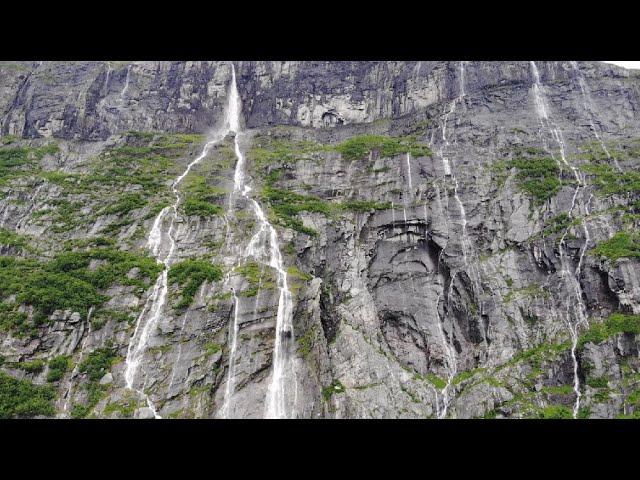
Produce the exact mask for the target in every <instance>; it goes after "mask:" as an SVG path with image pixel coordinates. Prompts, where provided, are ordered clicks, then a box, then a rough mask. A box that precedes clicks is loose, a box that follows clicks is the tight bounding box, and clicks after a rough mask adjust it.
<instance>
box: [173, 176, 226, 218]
mask: <svg viewBox="0 0 640 480" xmlns="http://www.w3.org/2000/svg"><path fill="white" fill-rule="evenodd" d="M181 190H182V193H183V195H184V196H185V200H184V202H183V204H182V209H183V210H184V213H185V215H190V216H191V215H193V216H200V217H207V216H212V215H220V214H221V213H222V212H223V208H222V207H221V206H220V205H217V204H216V203H215V202H216V201H217V200H220V199H221V198H222V197H224V195H225V191H224V190H221V189H219V188H217V187H212V186H209V185H207V182H206V179H205V177H204V176H202V175H193V174H192V175H190V176H189V177H187V178H186V179H185V181H184V185H183V186H182V188H181Z"/></svg>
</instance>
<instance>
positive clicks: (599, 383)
mask: <svg viewBox="0 0 640 480" xmlns="http://www.w3.org/2000/svg"><path fill="white" fill-rule="evenodd" d="M587 385H589V386H590V387H593V388H607V387H608V386H609V382H608V381H607V379H606V377H589V378H587Z"/></svg>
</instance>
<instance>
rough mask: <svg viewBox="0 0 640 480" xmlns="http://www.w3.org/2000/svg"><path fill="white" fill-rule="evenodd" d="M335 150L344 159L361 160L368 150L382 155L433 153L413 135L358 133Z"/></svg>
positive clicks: (423, 155) (426, 155)
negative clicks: (390, 135)
mask: <svg viewBox="0 0 640 480" xmlns="http://www.w3.org/2000/svg"><path fill="white" fill-rule="evenodd" d="M335 150H336V151H338V152H339V153H340V155H342V158H344V159H345V160H350V161H352V160H362V159H363V158H364V157H366V156H367V155H368V154H369V152H376V153H379V154H380V155H381V156H382V157H385V158H386V157H393V156H396V155H400V154H402V153H409V154H410V155H411V156H413V157H429V156H431V155H433V153H432V152H431V150H430V149H429V147H428V146H427V145H424V144H422V143H419V142H418V141H417V140H416V139H415V137H387V136H382V135H359V136H357V137H352V138H349V139H348V140H345V141H344V142H342V143H340V144H338V145H337V146H336V147H335Z"/></svg>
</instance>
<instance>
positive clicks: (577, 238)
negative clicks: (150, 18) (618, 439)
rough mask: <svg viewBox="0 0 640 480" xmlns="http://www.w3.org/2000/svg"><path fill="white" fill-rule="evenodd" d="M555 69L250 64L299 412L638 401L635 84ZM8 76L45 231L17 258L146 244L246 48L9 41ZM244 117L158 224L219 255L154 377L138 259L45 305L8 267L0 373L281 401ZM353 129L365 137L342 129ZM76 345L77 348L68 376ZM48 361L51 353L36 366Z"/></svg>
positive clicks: (30, 207)
mask: <svg viewBox="0 0 640 480" xmlns="http://www.w3.org/2000/svg"><path fill="white" fill-rule="evenodd" d="M536 67H537V70H538V71H539V84H536V80H535V75H534V74H533V69H532V65H531V64H530V62H465V63H464V64H462V65H461V64H460V63H459V62H237V63H235V71H236V78H237V86H238V93H239V96H240V98H241V102H242V125H241V126H242V129H243V131H242V132H241V133H240V134H239V137H238V138H239V146H240V148H241V150H242V151H243V153H244V154H245V155H246V162H247V163H246V167H245V172H246V176H247V179H248V181H247V184H248V185H250V186H251V198H253V199H255V200H256V201H258V202H259V203H260V205H262V207H263V208H264V210H265V211H266V212H267V214H268V217H269V220H270V221H271V223H272V224H273V225H274V226H275V228H276V230H277V235H278V244H279V249H280V251H281V253H282V255H283V261H284V264H285V266H286V267H287V269H288V279H289V283H290V287H291V291H292V294H293V299H294V302H293V327H294V328H293V332H292V335H291V337H290V340H291V342H292V346H291V352H292V355H291V358H290V360H289V361H290V362H292V366H293V370H294V371H295V382H293V383H290V384H288V385H287V388H288V389H293V390H294V391H295V395H294V397H295V400H294V404H293V405H292V406H290V407H289V408H290V412H289V415H290V416H294V417H300V418H320V417H331V418H430V417H433V418H435V417H447V418H448V417H453V418H475V417H485V416H486V417H515V418H521V417H540V416H566V415H568V416H572V415H574V414H575V416H584V417H586V416H591V417H596V418H611V417H616V416H618V415H634V414H635V413H636V412H640V404H639V403H638V401H639V400H638V398H640V395H639V394H638V393H637V392H638V386H637V376H638V371H639V368H640V364H639V360H638V351H639V349H640V345H639V338H638V329H637V328H639V327H638V325H640V324H639V323H638V319H637V317H634V316H633V315H634V314H635V315H638V314H640V280H639V278H638V271H639V270H638V258H637V256H636V257H634V256H633V255H631V256H626V257H622V258H619V259H615V258H607V257H606V256H603V255H600V254H597V253H598V251H597V250H596V246H598V245H601V244H603V243H605V242H607V241H609V240H610V239H611V238H613V237H614V236H616V235H617V232H631V233H633V232H634V231H637V227H638V220H637V214H638V212H637V202H638V200H639V198H638V192H637V190H633V189H632V188H629V189H628V190H625V191H612V190H611V189H609V190H607V188H608V187H607V185H609V187H610V186H611V185H610V184H607V183H606V182H607V181H609V180H611V181H612V182H613V183H614V184H616V185H626V184H625V183H624V182H625V181H626V180H625V179H629V178H630V177H628V176H627V177H625V175H628V174H629V173H630V172H631V175H633V172H637V168H638V155H640V152H638V151H637V143H635V142H636V140H637V139H639V138H640V122H639V121H638V114H637V112H638V100H639V98H638V87H639V85H640V83H639V82H640V80H639V79H638V77H637V76H636V75H635V74H634V73H630V72H629V71H626V70H624V69H621V68H618V67H615V66H612V65H606V64H601V63H585V62H579V63H577V64H572V63H571V62H538V63H537V64H536ZM0 82H2V86H3V89H2V93H1V94H0V114H1V118H0V121H1V126H2V134H3V146H2V147H1V149H2V151H9V150H11V149H15V148H22V149H26V150H28V153H27V154H26V155H27V157H28V160H29V161H28V162H27V161H25V163H24V164H20V165H18V166H17V167H16V166H12V165H11V166H8V167H7V168H9V169H11V170H10V174H6V175H5V173H4V170H3V171H2V174H3V180H2V183H0V191H1V192H2V197H1V198H0V227H2V228H3V229H4V230H3V232H4V231H7V232H13V233H15V234H17V235H22V236H24V237H19V238H18V239H17V240H16V238H17V237H16V238H13V237H9V236H8V234H5V235H4V236H3V237H0V238H2V242H1V243H2V245H1V246H0V249H1V250H0V253H1V254H2V255H3V256H7V257H11V258H18V259H26V258H28V259H32V260H36V261H38V262H41V263H42V264H43V265H45V264H47V262H49V261H55V259H56V258H58V257H57V256H59V255H61V254H62V252H65V251H67V252H69V251H72V252H79V251H85V250H87V249H89V248H94V249H101V248H116V249H118V250H121V251H126V252H134V253H136V254H137V255H141V256H144V255H145V253H146V252H148V248H147V239H148V237H149V234H150V231H151V230H152V228H153V225H154V220H155V219H156V218H157V215H158V213H159V212H160V211H161V209H162V208H164V207H166V206H167V205H171V204H172V203H171V202H173V198H174V197H173V195H172V193H171V185H172V180H173V179H175V178H177V177H178V176H179V175H180V174H181V173H182V172H184V171H185V168H186V166H187V165H188V164H189V163H190V162H191V161H192V160H193V159H194V158H195V157H196V156H197V155H198V154H199V153H200V151H201V150H202V146H203V145H204V143H205V140H206V136H207V135H208V134H210V132H212V131H213V132H215V131H218V130H219V128H220V127H221V126H223V125H224V124H225V122H226V121H227V120H226V116H225V114H226V112H227V111H228V97H229V91H230V82H231V66H230V64H228V63H225V62H134V63H131V64H125V63H117V62H111V63H109V62H75V63H63V62H44V63H41V64H38V63H28V62H24V63H14V64H0ZM540 95H542V97H540ZM540 98H542V102H543V106H544V108H543V110H544V114H541V109H540V105H541V104H540ZM217 129H218V130H217ZM145 132H146V133H145ZM149 132H151V133H149ZM193 134H204V135H203V136H196V135H193ZM363 135H368V136H369V137H362V136H363ZM371 135H379V136H381V137H383V138H388V137H390V138H394V139H396V140H398V141H399V142H400V143H401V145H404V147H403V146H400V147H397V146H395V147H393V148H392V147H387V148H386V149H385V147H383V146H381V144H380V143H376V140H375V139H374V140H371V137H370V136H371ZM233 136H234V135H233V134H230V135H228V136H227V138H225V139H224V140H222V141H220V142H219V143H218V144H217V145H216V146H214V147H213V148H212V149H211V150H210V151H209V153H208V155H207V156H206V157H205V158H204V159H203V161H202V162H200V163H199V164H197V165H196V166H194V168H193V170H192V171H191V172H190V174H189V175H188V176H187V177H186V178H185V181H184V182H183V183H181V184H180V185H179V189H180V190H181V200H180V204H179V205H178V207H177V215H176V220H175V222H174V223H173V225H172V226H171V227H170V225H169V222H168V221H167V222H165V223H166V225H165V224H162V225H161V226H164V229H163V233H162V237H161V245H160V251H162V252H165V251H166V250H167V249H168V248H169V245H170V242H169V238H168V232H169V229H170V228H171V235H172V237H173V239H174V240H175V245H176V246H175V253H174V256H175V258H174V260H173V261H174V263H176V264H177V263H180V262H182V261H184V260H190V259H205V260H206V261H207V262H209V263H214V264H215V265H218V266H220V267H221V271H222V275H221V276H220V278H217V277H215V278H214V277H211V278H207V279H206V280H204V281H201V282H200V283H199V284H198V285H197V288H196V289H195V293H194V294H193V298H192V299H190V301H189V302H187V303H188V305H181V304H180V300H181V298H183V297H184V294H185V284H184V283H180V282H179V281H177V280H175V278H174V277H171V275H170V278H174V280H171V281H170V282H169V285H168V301H167V304H166V306H165V308H164V309H163V313H162V315H161V316H160V318H159V322H158V324H157V327H156V328H155V329H154V330H153V331H152V332H151V334H150V338H149V343H148V345H147V347H146V349H145V351H144V356H143V361H142V363H141V368H140V371H139V373H138V375H137V377H136V389H137V390H136V391H132V390H131V389H128V388H126V381H125V359H126V358H127V355H128V350H129V346H130V342H131V339H132V338H133V337H134V336H135V331H136V325H138V323H139V322H138V321H137V320H138V318H140V314H141V313H142V314H143V315H144V311H145V308H147V305H148V304H149V303H150V302H152V301H153V285H154V282H155V281H156V277H155V275H157V274H158V272H159V271H160V270H161V268H160V269H158V270H157V271H154V272H152V273H153V275H151V274H149V275H151V277H146V276H145V275H147V274H146V273H145V272H151V270H148V268H150V267H148V265H147V266H145V265H146V264H145V263H144V262H143V261H142V260H136V262H132V263H130V264H127V269H126V271H123V272H122V273H121V274H119V276H118V277H117V279H115V280H113V281H112V282H111V283H109V284H100V285H99V287H100V288H99V293H100V294H101V295H104V296H105V297H106V298H105V299H104V302H102V303H101V304H100V305H97V304H96V305H95V308H93V307H94V305H90V306H91V307H92V308H88V309H85V310H83V309H82V308H78V309H77V311H76V310H74V309H73V308H70V309H66V310H55V311H51V312H48V311H47V312H46V314H45V315H44V318H41V317H42V316H40V317H39V316H38V310H37V307H36V306H34V305H33V302H32V303H29V302H26V301H24V300H23V297H21V294H22V293H21V291H20V290H19V288H17V287H16V289H15V291H13V290H12V291H6V292H5V291H4V290H2V289H0V293H1V294H2V298H3V300H4V303H5V304H7V305H9V304H11V305H14V304H15V305H19V307H18V306H16V309H19V312H20V313H21V314H23V315H24V317H25V318H26V319H27V323H29V322H31V323H29V325H31V324H33V326H32V327H30V329H26V327H24V326H22V327H20V326H16V322H15V321H13V323H11V322H9V320H7V319H8V318H9V317H8V316H9V313H4V312H0V314H2V315H3V317H2V318H3V321H2V325H3V326H2V330H1V331H0V354H1V355H2V358H3V359H4V364H2V365H1V366H0V368H1V369H2V370H5V371H6V372H7V373H9V374H10V375H13V376H16V377H19V378H26V379H27V380H29V381H33V382H35V383H37V384H44V383H50V384H51V385H52V386H53V388H54V389H55V391H56V396H57V400H56V401H55V415H56V416H58V417H61V418H68V417H70V416H95V417H108V418H122V417H133V418H153V417H154V410H153V408H155V409H157V414H159V415H160V416H162V417H163V418H167V417H168V418H182V417H186V418H195V417H205V418H214V417H220V416H230V417H243V418H261V417H262V416H263V415H264V413H265V399H266V397H267V392H268V389H269V385H270V383H271V380H272V367H273V361H274V348H275V337H276V324H277V316H278V306H279V304H280V291H279V288H278V287H279V285H278V282H277V278H276V277H277V276H276V275H275V272H274V271H273V268H272V267H271V266H269V265H264V264H263V263H261V262H260V261H259V259H252V258H246V252H247V249H248V246H249V243H250V240H251V238H252V237H253V236H254V235H255V233H256V232H257V231H258V229H259V228H260V223H259V222H258V221H257V219H256V216H255V214H254V211H253V209H252V207H251V204H250V202H249V201H248V200H247V199H246V198H244V197H242V196H240V195H237V194H234V170H235V167H236V162H237V157H236V155H235V153H234V146H233ZM354 138H355V139H360V140H361V141H362V142H364V143H362V142H361V143H362V145H364V147H362V150H358V149H357V148H356V150H357V151H356V152H355V153H353V152H354V151H353V150H348V149H344V148H340V147H337V146H339V145H345V144H344V142H348V141H350V140H351V141H353V139H354ZM367 138H368V140H367ZM367 142H369V143H367ZM53 143H55V144H56V145H57V149H52V148H49V149H48V150H47V146H50V145H52V144H53ZM356 143H357V142H356ZM356 147H357V145H356ZM354 148H355V147H354ZM605 150H606V153H605ZM3 155H7V156H3V157H2V158H3V159H4V158H9V154H3ZM12 155H13V154H12ZM27 157H25V158H27ZM12 158H13V157H12ZM545 158H546V159H548V160H549V162H548V163H545V165H546V167H545V168H544V169H543V170H544V171H542V170H538V171H537V173H534V174H531V175H532V176H530V177H528V178H525V177H523V175H524V174H523V172H525V173H526V172H527V170H526V168H527V165H526V162H532V163H535V162H542V160H541V159H545ZM518 159H519V160H522V161H524V163H523V162H522V161H521V162H520V163H518ZM540 164H541V165H542V163H540ZM556 165H557V168H556V167H555V166H556ZM594 165H595V166H596V167H595V169H594ZM603 165H604V166H605V167H604V168H610V169H611V172H609V171H607V172H605V173H606V175H608V176H603V174H602V168H603V167H602V166H603ZM574 167H575V173H574ZM4 168H5V167H4V164H3V169H4ZM598 168H600V170H598ZM16 172H17V173H16ZM541 172H542V173H541ZM598 172H600V173H598ZM547 174H548V175H549V177H548V178H547V177H544V179H543V180H544V181H542V180H541V178H542V177H541V176H544V175H547ZM536 175H537V176H536ZM129 177H130V178H129ZM607 179H609V180H607ZM556 180H559V181H558V182H557V184H554V183H553V182H554V181H556ZM623 180H624V181H623ZM631 180H633V179H631ZM200 181H201V182H202V183H201V184H200V183H198V182H200ZM526 181H533V182H534V183H533V184H528V185H529V186H530V187H531V185H533V188H528V189H527V185H525V183H524V182H526ZM636 181H637V180H636ZM536 182H538V183H536ZM545 182H546V183H545ZM603 182H604V183H603ZM551 184H553V185H552V186H553V190H552V191H551V192H550V193H549V195H546V196H544V192H545V191H546V190H545V188H548V187H549V185H551ZM625 188H626V187H625ZM614 190H615V189H614ZM292 193H293V194H295V195H293V196H292V195H291V194H292ZM543 197H544V198H543ZM541 198H542V200H540V199H541ZM197 201H200V202H201V203H197ZM202 202H204V203H205V204H206V205H209V207H207V206H206V205H205V206H203V205H202ZM212 205H213V206H217V208H213V207H211V206H212ZM20 238H22V239H23V240H20ZM96 238H102V239H103V240H101V242H106V243H103V244H100V243H98V244H96V243H95V239H96ZM87 239H94V240H91V241H90V242H89V244H87ZM105 239H106V240H105ZM25 242H26V243H25ZM65 242H66V243H65ZM83 242H85V243H83ZM91 242H93V243H91ZM87 245H88V246H87ZM105 245H109V247H106V246H105ZM100 251H102V250H100ZM105 258H107V257H106V256H105V255H104V254H102V255H95V256H94V257H92V259H91V261H90V262H88V263H87V266H86V267H82V268H86V269H87V271H89V272H95V271H100V268H101V266H104V265H105V262H106V263H107V264H108V262H109V261H113V260H108V259H106V260H105ZM52 259H53V260H52ZM58 261H59V260H58ZM152 263H153V262H152ZM56 265H58V264H56ZM12 268H13V267H12ZM29 268H31V267H29ZM42 268H46V267H42ZM65 268H66V267H65ZM68 268H70V269H71V271H72V272H73V269H72V268H71V267H68ZM82 272H85V271H84V270H83V271H82ZM25 275H26V276H25V279H26V280H25V281H27V280H28V281H31V277H29V272H28V271H27V273H26V274H25ZM83 275H85V277H83V278H84V279H85V280H86V278H87V275H88V274H86V273H83ZM232 289H233V290H232ZM11 308H13V307H11ZM15 311H16V312H17V311H18V310H15ZM12 312H13V310H12ZM616 313H622V314H624V315H627V316H628V321H627V323H626V324H625V325H624V326H620V325H622V322H618V323H615V318H614V320H611V317H610V316H611V315H612V314H616ZM11 315H14V314H13V313H11ZM614 317H615V316H614ZM11 318H14V319H15V318H18V317H15V315H14V316H13V317H11ZM19 318H22V317H19ZM625 318H626V317H625ZM36 319H39V320H38V321H37V322H36ZM634 322H635V323H634ZM143 323H144V322H143ZM236 324H237V326H238V331H237V335H236V342H235V348H234V350H233V352H232V343H233V342H232V339H233V328H234V325H236ZM20 325H26V323H23V324H20ZM602 325H608V327H607V328H604V329H603V328H601V327H602ZM634 328H635V329H636V330H634ZM572 329H573V331H574V332H576V333H575V335H573V336H572ZM27 330H28V331H27ZM596 334H597V335H596ZM574 340H575V341H574ZM574 344H575V345H574ZM232 353H233V357H232V355H231V354H232ZM60 356H66V357H68V359H69V363H68V368H66V369H65V370H64V372H63V373H62V374H61V375H60V378H58V379H56V378H55V376H54V377H53V379H52V380H48V378H52V377H51V375H50V372H51V371H52V370H55V368H54V366H53V365H54V364H52V363H51V361H52V360H53V359H54V358H57V357H60ZM574 357H575V359H574ZM38 359H40V360H43V361H44V362H45V364H46V366H45V367H44V368H43V369H41V370H40V371H35V370H37V369H35V370H34V369H33V368H32V369H31V370H32V371H29V370H28V369H27V370H25V369H24V368H22V367H21V364H22V366H24V364H25V363H28V362H32V361H34V360H38ZM231 364H233V368H230V367H231ZM92 366H93V367H95V369H94V370H92ZM101 369H102V370H101ZM230 371H231V372H232V375H231V377H232V378H230V375H229V372H230ZM92 372H94V373H92ZM230 384H232V385H233V394H232V395H231V396H230V397H229V393H228V392H229V388H228V387H229V385H230ZM138 387H139V388H138ZM145 396H146V398H145ZM147 400H148V401H149V402H150V403H147ZM225 400H227V401H228V409H226V410H225V412H224V413H223V406H224V405H225ZM150 405H152V406H153V408H151V406H150Z"/></svg>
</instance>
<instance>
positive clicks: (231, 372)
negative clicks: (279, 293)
mask: <svg viewBox="0 0 640 480" xmlns="http://www.w3.org/2000/svg"><path fill="white" fill-rule="evenodd" d="M232 292H233V325H232V326H231V328H230V329H229V367H228V374H227V385H226V386H225V392H224V403H223V404H222V408H221V409H220V416H221V417H222V418H229V404H230V401H231V396H232V395H233V393H234V391H235V374H236V362H235V358H236V350H237V348H238V310H239V309H238V306H239V300H238V296H237V295H236V291H235V289H232Z"/></svg>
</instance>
